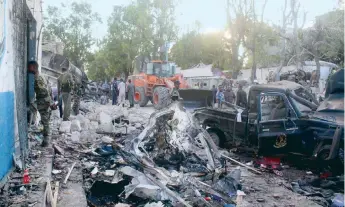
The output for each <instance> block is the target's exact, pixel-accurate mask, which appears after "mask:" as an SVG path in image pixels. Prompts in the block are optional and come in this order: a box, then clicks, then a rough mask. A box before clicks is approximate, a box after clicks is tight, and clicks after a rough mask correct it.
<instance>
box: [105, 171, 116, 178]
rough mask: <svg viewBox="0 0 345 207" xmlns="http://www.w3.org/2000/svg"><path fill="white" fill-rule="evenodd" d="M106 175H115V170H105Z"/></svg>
mask: <svg viewBox="0 0 345 207" xmlns="http://www.w3.org/2000/svg"><path fill="white" fill-rule="evenodd" d="M104 175H105V176H109V177H110V176H114V175H115V170H106V171H105V172H104Z"/></svg>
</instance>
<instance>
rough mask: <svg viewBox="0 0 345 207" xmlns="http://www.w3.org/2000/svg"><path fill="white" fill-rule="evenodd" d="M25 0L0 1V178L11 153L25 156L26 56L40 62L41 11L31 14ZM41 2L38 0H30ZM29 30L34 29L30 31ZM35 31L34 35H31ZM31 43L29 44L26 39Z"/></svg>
mask: <svg viewBox="0 0 345 207" xmlns="http://www.w3.org/2000/svg"><path fill="white" fill-rule="evenodd" d="M27 2H28V5H27V4H26V1H24V0H2V1H0V163H1V165H0V180H1V179H2V178H4V177H5V176H6V174H7V173H8V172H9V171H10V169H11V168H12V166H13V154H15V155H19V156H21V157H22V158H23V157H25V155H24V150H23V149H27V94H28V93H27V90H28V89H29V88H30V87H31V86H29V85H28V84H27V80H28V77H27V72H26V65H27V61H28V60H29V59H32V60H34V59H35V60H38V62H39V63H40V57H41V46H40V41H39V40H41V38H42V37H39V36H38V35H37V34H38V32H37V30H39V29H40V28H38V29H37V27H35V28H30V24H31V23H35V24H36V26H40V25H42V12H41V9H40V12H37V13H36V14H32V11H30V6H31V5H29V1H27ZM31 2H32V3H33V5H36V6H37V5H38V6H40V5H41V2H40V0H31ZM30 31H35V32H33V33H31V35H30ZM32 34H34V35H32ZM30 39H31V41H32V42H33V44H34V47H31V48H29V47H28V42H29V41H30ZM37 54H38V55H37Z"/></svg>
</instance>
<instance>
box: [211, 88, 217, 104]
mask: <svg viewBox="0 0 345 207" xmlns="http://www.w3.org/2000/svg"><path fill="white" fill-rule="evenodd" d="M212 94H213V103H217V88H216V86H215V85H213V86H212Z"/></svg>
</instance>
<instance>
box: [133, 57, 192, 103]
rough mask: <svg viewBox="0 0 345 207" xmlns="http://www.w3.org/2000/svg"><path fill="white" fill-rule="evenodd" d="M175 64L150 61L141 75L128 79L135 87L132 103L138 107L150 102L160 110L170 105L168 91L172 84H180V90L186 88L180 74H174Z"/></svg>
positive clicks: (185, 83) (186, 85)
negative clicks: (176, 82) (177, 82)
mask: <svg viewBox="0 0 345 207" xmlns="http://www.w3.org/2000/svg"><path fill="white" fill-rule="evenodd" d="M175 68H176V67H175V64H174V63H171V62H163V61H151V62H149V63H147V64H146V65H145V66H144V68H142V71H141V73H139V74H137V75H132V76H130V77H129V78H130V79H131V80H132V81H133V83H134V85H135V94H134V101H135V102H136V104H139V106H146V104H147V103H148V101H149V100H150V101H151V102H152V104H153V106H154V108H155V109H162V108H164V107H166V106H167V105H169V104H170V102H171V97H170V90H171V89H172V88H173V87H174V82H175V81H177V80H178V81H179V82H180V88H188V84H187V82H186V81H185V80H184V79H183V76H182V74H175Z"/></svg>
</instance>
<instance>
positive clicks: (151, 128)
mask: <svg viewBox="0 0 345 207" xmlns="http://www.w3.org/2000/svg"><path fill="white" fill-rule="evenodd" d="M80 107H81V111H82V112H83V113H81V114H79V115H77V116H71V119H70V120H71V121H61V119H59V118H58V117H57V116H56V115H55V116H53V120H52V131H53V134H55V135H54V136H53V149H54V150H55V155H54V160H53V164H52V169H51V174H52V175H51V180H50V182H49V183H51V185H52V186H55V183H56V181H59V182H60V190H59V193H58V194H59V196H58V202H60V203H66V202H67V201H66V199H65V197H66V196H68V195H69V196H70V197H73V196H76V195H75V191H73V190H71V188H72V187H71V186H72V185H76V184H77V185H81V184H82V185H83V188H84V189H85V194H86V199H85V198H84V199H85V200H82V202H83V205H84V206H86V202H87V205H88V206H99V207H100V206H146V207H156V206H157V207H158V206H159V207H160V206H279V205H281V204H288V205H290V206H318V205H317V204H315V203H314V202H312V201H310V200H308V199H307V198H306V197H305V195H303V194H302V195H303V196H302V195H298V194H297V193H300V192H301V191H296V190H294V189H292V188H291V189H288V187H289V185H288V182H285V181H283V180H282V179H281V177H278V176H274V175H273V174H262V175H255V174H253V173H252V172H251V169H250V166H252V165H253V163H252V162H248V161H245V160H241V161H242V163H247V164H242V165H239V164H238V162H237V163H236V162H234V161H232V160H229V159H227V158H224V157H225V156H224V155H226V156H227V157H230V158H233V159H236V160H240V158H239V157H238V156H236V155H234V154H233V153H229V152H227V151H225V150H219V149H218V148H217V147H216V146H215V144H214V143H213V141H212V138H211V137H210V136H209V134H208V133H207V132H206V131H205V130H204V129H202V128H201V127H200V126H199V125H197V124H196V123H197V122H195V121H194V119H193V117H192V116H191V115H190V114H189V113H188V112H186V111H185V110H184V108H183V107H181V105H180V104H179V103H173V104H172V105H171V106H170V107H169V108H167V109H163V110H160V111H156V112H154V113H152V112H153V109H150V108H132V109H126V108H123V107H121V106H111V105H100V104H98V103H94V102H87V103H86V102H82V103H81V106H80ZM30 136H31V138H30V141H31V142H33V143H35V145H36V147H37V146H38V145H39V142H40V141H41V138H40V136H39V133H38V136H37V137H36V136H33V135H30ZM43 153H44V152H43V151H42V148H39V147H38V148H36V149H33V150H32V151H31V153H30V154H31V155H30V160H31V162H32V163H33V164H31V166H30V167H29V171H30V172H34V169H36V170H42V166H40V165H41V162H37V163H35V160H36V159H39V157H42V154H43ZM51 159H52V158H51ZM246 166H247V167H246ZM258 170H260V171H261V172H262V171H264V169H260V168H259V169H258ZM17 177H19V180H18V179H17V182H18V183H17V184H14V185H13V184H11V185H10V186H9V187H8V190H7V192H8V193H10V194H11V196H12V197H11V198H12V201H11V204H14V206H15V205H16V204H18V203H21V204H23V203H25V204H30V205H34V203H35V202H36V201H34V200H33V199H30V196H31V195H32V193H33V192H37V191H38V190H39V189H40V190H41V191H42V190H43V191H44V189H45V187H42V186H46V185H45V184H46V180H45V178H43V177H42V176H40V175H38V176H36V175H34V174H33V175H32V176H31V179H32V181H33V182H32V185H30V186H25V189H24V188H21V187H22V186H21V185H20V184H21V179H22V175H21V174H18V175H17ZM12 180H13V181H15V179H14V178H12ZM37 180H39V181H40V183H41V186H36V183H38V182H36V181H37ZM316 187H317V186H316ZM301 188H303V187H301ZM80 189H81V188H80ZM314 190H315V189H314ZM293 191H295V192H293ZM303 191H306V189H303ZM29 195H30V196H29ZM2 197H3V196H2ZM2 197H1V198H2ZM41 197H42V196H41ZM334 197H335V195H334V196H333V195H332V196H330V197H327V202H329V199H330V198H334ZM67 203H68V202H67ZM318 203H319V204H321V203H320V202H318ZM0 204H1V202H0ZM0 206H1V205H0ZM8 206H10V205H8ZM73 206H77V205H74V204H73Z"/></svg>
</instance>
